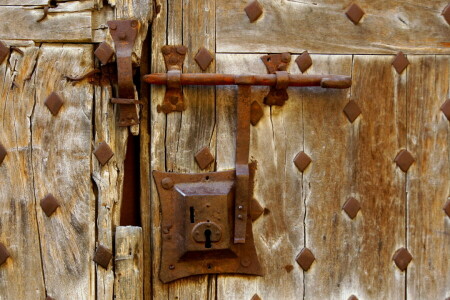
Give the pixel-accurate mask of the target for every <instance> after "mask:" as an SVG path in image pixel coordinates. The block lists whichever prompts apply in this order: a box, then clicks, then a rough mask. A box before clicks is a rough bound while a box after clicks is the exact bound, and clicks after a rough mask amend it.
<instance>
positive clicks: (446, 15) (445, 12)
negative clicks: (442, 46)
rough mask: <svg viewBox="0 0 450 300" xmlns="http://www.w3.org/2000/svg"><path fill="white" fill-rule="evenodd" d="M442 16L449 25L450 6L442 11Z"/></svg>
mask: <svg viewBox="0 0 450 300" xmlns="http://www.w3.org/2000/svg"><path fill="white" fill-rule="evenodd" d="M442 16H443V17H444V19H445V21H446V22H447V24H450V4H449V5H447V6H446V7H445V8H444V10H443V11H442Z"/></svg>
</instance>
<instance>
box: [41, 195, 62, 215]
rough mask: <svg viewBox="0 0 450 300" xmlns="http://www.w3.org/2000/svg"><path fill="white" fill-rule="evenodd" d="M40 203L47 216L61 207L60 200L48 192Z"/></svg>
mask: <svg viewBox="0 0 450 300" xmlns="http://www.w3.org/2000/svg"><path fill="white" fill-rule="evenodd" d="M40 204H41V208H42V210H43V211H44V213H45V214H46V215H47V217H50V216H51V215H52V214H53V213H54V212H55V210H56V209H57V208H58V207H59V203H58V200H56V198H55V197H54V196H53V195H52V194H47V195H46V196H45V197H44V198H42V199H41V203H40Z"/></svg>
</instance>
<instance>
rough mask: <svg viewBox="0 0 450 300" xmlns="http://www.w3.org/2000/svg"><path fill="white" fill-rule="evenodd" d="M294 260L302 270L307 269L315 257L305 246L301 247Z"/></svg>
mask: <svg viewBox="0 0 450 300" xmlns="http://www.w3.org/2000/svg"><path fill="white" fill-rule="evenodd" d="M295 260H296V261H297V263H298V264H299V265H300V267H302V269H303V270H304V271H308V270H309V268H310V267H311V265H312V263H313V262H314V260H316V258H315V257H314V254H313V253H312V252H311V250H309V249H308V248H306V247H305V248H303V249H302V251H300V253H299V255H298V256H297V258H296V259H295Z"/></svg>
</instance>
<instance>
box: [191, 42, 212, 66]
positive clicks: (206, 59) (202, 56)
mask: <svg viewBox="0 0 450 300" xmlns="http://www.w3.org/2000/svg"><path fill="white" fill-rule="evenodd" d="M213 59H214V57H213V56H212V55H211V52H209V51H208V50H207V49H206V48H205V47H201V48H200V49H199V50H198V52H197V54H196V55H195V61H196V62H197V64H198V66H199V67H200V69H202V70H203V71H206V69H208V66H209V65H210V64H211V62H212V61H213Z"/></svg>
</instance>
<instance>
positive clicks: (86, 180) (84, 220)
mask: <svg viewBox="0 0 450 300" xmlns="http://www.w3.org/2000/svg"><path fill="white" fill-rule="evenodd" d="M92 67H93V57H92V46H91V45H60V44H53V45H48V44H44V45H43V46H42V47H41V49H40V52H39V59H38V61H37V66H36V70H35V73H34V76H33V77H32V78H31V80H33V82H34V84H36V86H38V88H37V89H36V102H35V106H34V110H33V112H32V114H31V116H30V120H31V125H32V126H31V129H30V130H31V132H32V147H33V152H32V160H33V174H34V190H35V197H36V201H39V200H40V199H42V198H44V197H45V196H46V195H47V194H49V193H51V194H53V195H54V196H55V197H56V199H57V200H58V201H59V204H60V208H59V209H57V210H56V212H55V213H54V214H53V215H52V216H51V217H47V216H46V215H45V214H44V213H43V211H42V210H41V209H40V208H39V209H38V210H37V217H38V218H37V220H38V225H39V235H40V240H41V248H42V254H41V255H42V264H43V268H44V278H45V286H46V290H47V294H48V295H49V296H51V297H54V298H57V299H58V298H72V299H88V298H92V297H94V288H95V283H94V281H93V278H94V274H95V272H94V264H93V262H92V255H93V250H94V245H95V223H94V218H95V198H94V193H93V190H92V184H91V169H90V162H91V151H92V149H91V145H90V144H89V143H87V142H86V141H89V140H90V139H91V137H92V126H91V125H92V104H93V96H92V95H93V88H92V86H91V85H90V84H89V83H88V82H87V81H84V82H81V83H78V84H77V85H73V84H72V83H70V82H68V81H67V80H66V79H64V76H65V75H68V74H73V73H80V74H84V73H85V72H87V71H88V70H90V69H91V68H92ZM52 92H56V93H57V94H58V95H59V96H60V97H61V98H62V99H63V101H64V105H63V106H62V108H61V109H60V111H59V112H58V114H57V115H56V116H53V115H52V114H51V113H50V111H49V110H48V109H47V107H46V106H45V105H44V101H45V99H46V98H47V97H48V95H50V94H51V93H52Z"/></svg>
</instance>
